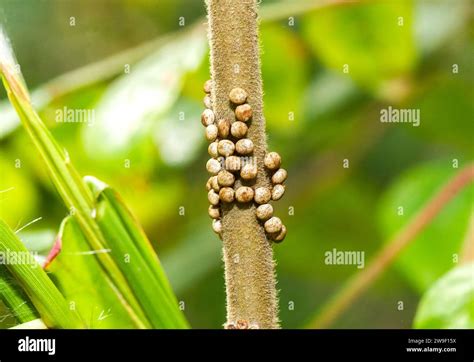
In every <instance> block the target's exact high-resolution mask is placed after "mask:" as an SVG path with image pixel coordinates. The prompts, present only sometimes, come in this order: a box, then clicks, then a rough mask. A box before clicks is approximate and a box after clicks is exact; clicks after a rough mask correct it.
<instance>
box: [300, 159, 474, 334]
mask: <svg viewBox="0 0 474 362" xmlns="http://www.w3.org/2000/svg"><path fill="white" fill-rule="evenodd" d="M472 182H474V164H469V165H468V166H466V167H465V168H463V169H462V170H460V171H459V172H458V173H457V174H456V175H455V176H454V177H453V178H452V179H451V180H450V181H448V183H447V184H446V185H445V186H444V187H443V188H442V189H441V190H440V191H439V192H438V193H436V195H435V196H434V197H433V198H432V199H431V200H429V201H428V202H427V203H426V205H425V206H424V207H423V208H422V209H421V210H420V211H419V212H418V213H417V214H416V215H415V216H414V217H413V219H412V220H411V222H409V223H408V224H407V226H405V227H404V228H403V229H402V230H400V232H398V233H397V234H396V235H395V236H394V237H393V238H392V239H391V240H390V241H389V242H388V243H386V246H385V247H384V248H383V249H382V250H380V252H379V253H378V254H377V255H376V256H375V258H374V260H373V261H372V262H371V263H370V264H369V265H368V266H367V268H365V269H364V271H361V272H360V273H358V274H356V275H354V276H353V277H352V278H351V279H349V281H348V282H347V284H346V285H345V286H344V287H343V288H342V289H341V290H340V291H339V293H337V294H336V295H335V296H334V297H333V298H332V299H331V300H330V301H329V302H328V303H327V304H326V305H325V306H323V308H321V310H320V311H319V313H318V314H317V315H316V316H315V318H314V319H313V320H312V321H311V322H310V323H309V325H308V327H309V328H327V327H328V326H329V325H331V324H332V323H333V322H334V321H335V320H336V319H337V318H338V317H339V316H340V315H341V314H342V313H343V312H344V311H345V310H346V309H347V308H348V307H349V306H350V305H352V303H354V301H355V300H356V299H357V297H359V296H360V295H361V294H362V293H363V292H364V291H365V290H366V289H367V288H368V287H369V285H370V284H372V283H373V282H374V281H375V280H377V278H378V277H379V276H380V275H381V274H382V273H383V272H384V271H385V270H386V269H387V268H388V266H389V265H390V264H391V263H392V262H393V261H394V260H395V259H396V258H397V256H398V255H400V253H401V252H402V251H403V250H404V249H405V248H406V247H407V246H408V245H410V242H411V241H413V240H414V239H415V238H416V236H418V234H419V233H420V232H421V231H422V230H423V229H424V228H425V227H426V226H428V225H429V224H430V222H431V221H433V219H434V218H435V217H436V216H437V215H438V214H439V213H440V212H441V210H443V208H444V206H446V204H447V203H449V202H450V201H451V200H452V199H453V198H454V197H455V196H456V195H457V194H458V193H459V192H460V191H461V190H463V189H464V188H465V187H466V186H468V185H470V184H471V183H472Z"/></svg>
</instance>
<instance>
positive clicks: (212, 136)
mask: <svg viewBox="0 0 474 362" xmlns="http://www.w3.org/2000/svg"><path fill="white" fill-rule="evenodd" d="M216 138H217V126H216V125H215V124H210V125H209V126H207V127H206V139H207V140H208V141H209V142H213V141H215V140H216Z"/></svg>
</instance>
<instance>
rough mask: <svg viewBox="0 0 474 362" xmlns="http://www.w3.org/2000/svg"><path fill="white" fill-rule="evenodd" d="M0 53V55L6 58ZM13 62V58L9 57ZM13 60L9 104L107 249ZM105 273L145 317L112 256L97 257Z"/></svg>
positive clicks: (1, 63)
mask: <svg viewBox="0 0 474 362" xmlns="http://www.w3.org/2000/svg"><path fill="white" fill-rule="evenodd" d="M5 43H6V40H5V35H4V34H3V32H2V31H1V29H0V50H2V52H5V49H6V48H7V46H6V45H5ZM2 52H0V55H4V54H2ZM10 58H12V59H13V56H12V55H10ZM11 63H12V60H11V59H10V60H9V61H8V59H7V61H5V59H4V58H2V59H0V75H2V79H3V84H4V86H5V89H6V91H7V94H8V98H9V99H10V102H11V103H12V105H13V106H14V108H15V110H16V112H17V113H18V115H19V117H20V120H21V122H22V124H23V125H24V128H25V129H26V130H27V132H28V134H29V136H30V138H31V140H32V141H33V144H34V145H35V147H36V149H37V151H38V153H39V154H40V155H41V157H42V159H43V161H44V162H45V164H46V167H47V170H48V173H49V175H50V177H51V179H52V181H53V183H54V185H55V187H56V190H57V191H58V193H59V194H60V196H61V198H62V199H63V201H64V203H65V204H66V206H67V207H68V209H69V210H70V213H71V214H72V215H74V216H75V217H76V218H77V220H78V222H79V225H80V226H81V229H82V231H83V233H84V235H85V236H86V239H87V241H88V243H89V244H90V246H91V248H92V249H93V250H102V249H105V248H106V246H105V245H106V242H105V240H104V238H103V236H102V234H101V232H100V229H99V228H98V226H97V224H96V223H95V221H94V219H93V217H92V214H93V202H94V200H93V196H92V193H91V192H90V190H89V189H88V188H87V186H86V185H85V183H84V182H83V180H82V179H81V177H80V176H79V174H78V173H77V171H76V170H75V168H74V167H73V165H72V163H71V162H70V160H69V156H68V155H67V153H66V152H65V151H64V150H62V149H61V147H59V145H58V144H57V143H56V141H55V140H54V138H53V136H52V135H51V133H50V132H49V130H48V129H47V128H46V127H45V125H44V124H43V122H42V120H41V119H40V117H39V116H38V114H37V113H36V111H35V110H34V109H33V106H32V104H31V103H30V99H29V95H28V91H27V89H26V87H25V86H24V84H23V81H22V79H21V76H20V75H19V74H18V72H17V71H16V70H15V67H14V64H11ZM97 258H98V259H100V261H101V265H102V267H103V270H104V272H105V273H108V274H109V277H110V279H111V280H112V281H113V283H114V285H115V286H116V291H117V295H118V296H119V297H120V298H122V299H123V300H124V301H126V303H127V304H129V310H130V311H132V312H133V313H134V314H135V315H137V316H143V312H142V311H141V310H140V305H139V303H138V302H137V300H136V298H135V296H134V295H133V293H132V291H131V289H130V286H129V285H128V284H127V280H126V279H125V277H124V275H123V274H122V273H121V271H120V269H119V268H118V266H117V264H116V263H115V261H114V260H113V259H112V258H111V256H110V255H109V254H97ZM137 326H138V327H144V326H145V327H146V326H149V322H148V321H147V320H145V319H143V320H141V321H140V323H139V325H137Z"/></svg>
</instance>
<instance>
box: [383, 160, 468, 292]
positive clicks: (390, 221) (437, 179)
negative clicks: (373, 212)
mask: <svg viewBox="0 0 474 362" xmlns="http://www.w3.org/2000/svg"><path fill="white" fill-rule="evenodd" d="M459 167H462V165H459ZM458 170H459V169H455V168H453V167H452V163H451V161H444V162H434V163H429V164H426V165H423V166H419V167H417V168H415V169H411V170H409V171H408V172H406V173H405V174H404V175H402V176H401V177H400V178H399V179H398V180H397V181H396V182H395V183H394V184H393V185H392V186H390V188H389V189H388V191H387V192H386V194H385V195H384V196H383V197H382V199H381V201H380V205H379V211H378V216H379V222H380V226H381V230H382V233H383V235H384V236H385V239H386V240H388V239H390V237H391V236H393V235H394V234H395V233H396V232H398V231H399V230H401V229H402V228H403V227H404V226H405V225H406V224H407V223H408V222H409V220H410V219H411V218H412V217H413V216H414V215H415V214H416V213H417V212H418V211H419V210H420V209H421V207H422V206H423V205H424V204H425V203H426V202H427V201H428V200H429V199H430V198H431V197H432V196H433V195H434V194H435V193H436V192H437V191H438V190H439V189H440V188H441V187H442V186H443V185H444V184H445V183H446V182H447V181H448V180H449V179H450V178H451V177H453V175H454V174H456V172H457V171H458ZM473 192H474V188H473V186H469V187H467V188H466V189H465V190H463V191H461V192H460V193H459V194H458V195H457V196H456V197H455V198H454V199H453V200H451V201H450V202H449V203H448V204H447V205H446V206H445V207H444V208H443V210H442V211H441V212H440V214H439V215H438V216H437V217H436V218H435V219H434V220H433V222H432V223H431V224H430V225H428V226H427V227H426V229H424V230H423V231H422V232H421V234H420V235H419V236H418V237H417V238H416V239H415V240H413V241H412V242H411V244H410V245H409V246H408V247H407V248H406V249H405V250H404V251H403V252H402V254H401V255H400V257H399V258H398V259H397V260H396V262H395V265H396V267H397V268H398V269H399V270H400V271H401V272H402V273H403V275H404V276H405V277H406V278H407V280H408V281H409V282H410V283H411V284H412V286H413V287H414V288H416V289H417V290H418V291H419V292H420V293H423V292H424V291H426V289H427V288H428V287H429V286H430V285H431V284H432V283H434V282H435V281H436V280H437V279H438V278H440V277H441V276H442V275H443V274H444V273H446V272H447V271H448V270H450V269H451V268H452V267H453V265H454V263H455V262H457V258H458V256H457V253H458V252H459V249H460V247H461V245H462V242H463V239H464V236H465V232H466V229H467V227H468V222H469V216H470V213H471V207H472V198H473ZM401 208H403V209H401ZM401 213H403V215H400V214H401Z"/></svg>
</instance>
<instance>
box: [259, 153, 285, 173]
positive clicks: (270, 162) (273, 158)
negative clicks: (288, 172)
mask: <svg viewBox="0 0 474 362" xmlns="http://www.w3.org/2000/svg"><path fill="white" fill-rule="evenodd" d="M263 163H264V164H265V167H267V168H268V169H270V170H276V169H278V168H279V167H280V164H281V157H280V155H279V154H278V153H276V152H269V153H267V154H266V155H265V158H264V160H263Z"/></svg>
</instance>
